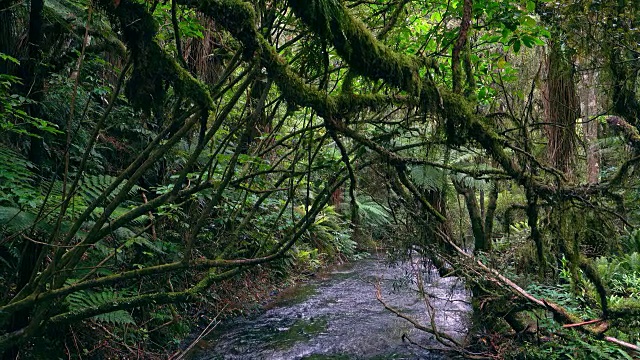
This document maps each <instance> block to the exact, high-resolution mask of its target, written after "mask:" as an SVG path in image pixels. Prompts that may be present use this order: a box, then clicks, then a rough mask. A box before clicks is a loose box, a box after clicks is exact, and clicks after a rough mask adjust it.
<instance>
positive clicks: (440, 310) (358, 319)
mask: <svg viewBox="0 0 640 360" xmlns="http://www.w3.org/2000/svg"><path fill="white" fill-rule="evenodd" d="M416 267H417V266H416V263H414V264H413V266H412V264H410V263H402V264H396V265H388V264H386V263H385V262H384V261H383V260H381V259H379V258H371V259H367V260H361V261H357V262H355V263H353V264H350V265H347V266H343V267H340V268H337V269H335V270H334V271H332V272H330V273H329V274H327V275H326V276H323V277H321V278H320V279H314V280H312V281H310V282H308V283H305V284H302V285H300V286H297V287H294V288H292V289H289V290H288V291H285V292H283V293H282V294H280V295H279V296H278V297H277V298H276V299H275V300H274V301H273V302H272V303H271V304H269V305H268V306H267V308H268V310H266V311H265V312H264V313H262V314H260V315H258V316H256V317H253V318H240V319H235V320H233V321H230V322H228V323H226V324H224V325H219V326H218V328H216V329H215V330H214V331H213V332H212V333H211V335H210V336H209V337H208V342H209V344H210V345H209V347H208V348H206V349H204V350H201V351H200V352H199V353H197V354H196V355H195V356H194V359H197V360H218V359H220V360H235V359H242V360H245V359H246V360H252V359H255V360H262V359H274V360H277V359H287V360H288V359H307V360H311V359H447V358H448V357H447V353H446V352H444V351H441V350H425V349H423V348H420V347H418V346H415V345H411V344H410V343H409V342H408V341H403V335H405V336H407V337H408V338H410V339H411V340H412V341H413V342H415V343H419V344H420V345H422V346H424V347H432V348H433V347H437V346H438V343H437V341H436V340H435V339H434V338H433V336H431V335H429V334H426V333H424V332H422V331H419V330H416V329H415V328H414V327H413V326H412V325H411V324H409V323H408V322H407V321H406V320H404V319H401V318H399V317H396V316H395V315H394V314H392V313H391V312H389V311H387V310H385V309H384V307H383V306H382V304H381V303H380V302H378V300H376V284H379V285H380V289H381V294H382V298H383V300H384V301H385V302H386V303H387V304H388V305H390V306H392V307H393V308H395V309H398V310H401V311H402V312H403V313H404V314H407V315H409V316H411V317H412V318H414V319H416V320H419V321H420V322H421V323H422V324H424V325H428V324H429V323H430V317H429V315H428V314H429V312H428V311H427V307H426V305H425V301H424V299H423V298H422V297H421V296H419V295H418V293H417V292H416V285H415V281H412V279H415V276H414V275H415V271H414V270H412V269H415V268H416ZM422 275H423V277H424V284H425V292H426V293H427V294H429V295H430V296H429V299H430V300H429V302H430V304H431V305H432V306H433V308H434V309H435V316H434V319H435V323H436V325H437V327H438V330H439V331H441V332H447V333H448V334H450V335H453V336H454V337H455V338H458V339H464V337H465V336H466V334H467V331H468V325H469V324H468V317H469V314H470V311H471V307H470V305H469V303H468V294H467V292H466V290H465V289H464V285H463V284H462V282H461V281H460V280H458V279H456V278H452V277H449V278H440V277H438V275H437V272H435V271H429V270H427V271H424V270H423V273H422Z"/></svg>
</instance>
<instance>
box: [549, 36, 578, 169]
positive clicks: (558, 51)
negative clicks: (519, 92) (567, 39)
mask: <svg viewBox="0 0 640 360" xmlns="http://www.w3.org/2000/svg"><path fill="white" fill-rule="evenodd" d="M572 65H573V64H572V63H571V61H570V59H569V56H568V54H567V51H566V49H563V45H562V43H561V42H560V41H558V40H552V41H550V43H549V55H548V56H547V78H546V83H545V89H544V91H543V101H544V110H545V111H544V113H545V122H546V126H545V132H546V133H547V137H548V141H549V145H548V148H547V155H548V159H549V162H550V163H551V165H553V167H555V168H556V169H558V170H560V171H562V172H563V173H564V174H565V175H566V176H567V177H569V178H572V177H573V165H574V163H575V155H576V120H577V119H578V118H579V117H580V103H579V101H578V95H577V93H576V87H575V83H574V81H573V68H572Z"/></svg>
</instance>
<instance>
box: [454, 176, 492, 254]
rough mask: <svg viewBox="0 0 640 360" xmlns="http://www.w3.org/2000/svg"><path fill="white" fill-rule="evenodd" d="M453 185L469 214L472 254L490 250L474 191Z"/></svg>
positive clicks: (458, 183) (456, 183)
mask: <svg viewBox="0 0 640 360" xmlns="http://www.w3.org/2000/svg"><path fill="white" fill-rule="evenodd" d="M453 184H454V186H455V188H456V191H457V192H458V193H459V194H461V195H462V196H463V197H464V201H465V204H466V205H467V212H468V213H469V220H470V221H471V231H472V232H473V239H474V252H478V251H489V250H491V241H490V239H487V238H486V236H485V228H484V220H483V216H482V210H481V208H480V205H479V204H478V200H477V199H476V192H475V190H473V189H471V188H469V187H466V186H465V185H464V184H462V183H461V182H458V181H454V182H453Z"/></svg>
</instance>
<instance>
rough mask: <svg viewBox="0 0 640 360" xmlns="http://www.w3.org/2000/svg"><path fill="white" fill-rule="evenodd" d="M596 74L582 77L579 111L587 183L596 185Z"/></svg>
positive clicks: (597, 112) (597, 178)
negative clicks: (585, 156) (580, 114)
mask: <svg viewBox="0 0 640 360" xmlns="http://www.w3.org/2000/svg"><path fill="white" fill-rule="evenodd" d="M597 76H598V73H597V72H594V71H588V72H586V73H585V74H583V75H582V79H581V80H582V81H581V86H580V111H581V112H582V119H583V121H582V132H583V133H584V144H585V152H586V155H587V182H588V183H589V184H596V183H597V182H598V181H599V179H600V178H599V175H600V159H599V157H598V142H597V140H598V121H597V120H596V116H597V115H598V114H599V113H600V109H599V108H598V94H597V91H596V78H597Z"/></svg>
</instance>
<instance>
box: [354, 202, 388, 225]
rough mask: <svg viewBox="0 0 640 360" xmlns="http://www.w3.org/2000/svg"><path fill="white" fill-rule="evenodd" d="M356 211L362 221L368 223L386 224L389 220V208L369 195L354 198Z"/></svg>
mask: <svg viewBox="0 0 640 360" xmlns="http://www.w3.org/2000/svg"><path fill="white" fill-rule="evenodd" d="M356 203H357V204H358V213H359V215H360V218H361V220H363V222H364V223H367V224H370V225H387V224H389V223H390V222H391V210H389V208H387V207H385V206H382V205H380V204H379V203H377V202H375V201H374V200H373V198H371V197H370V196H361V197H359V198H358V199H356Z"/></svg>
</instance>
